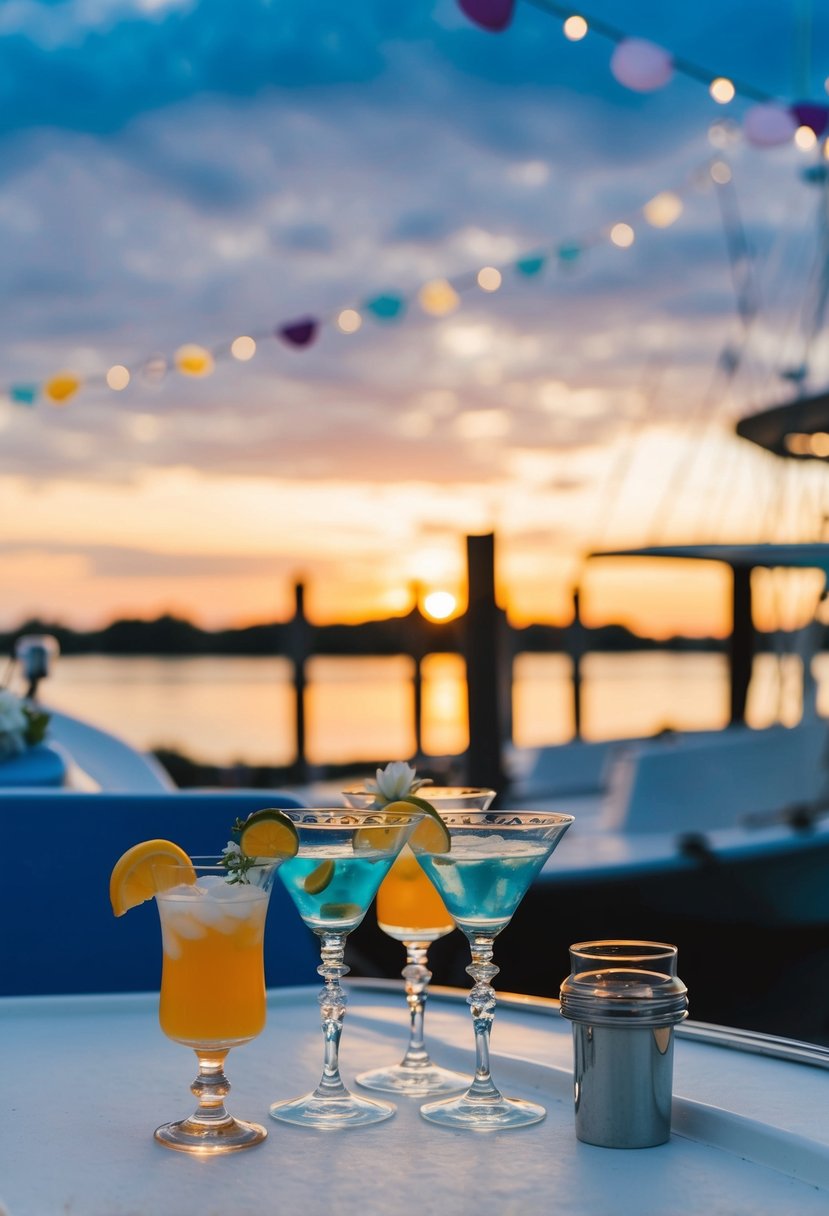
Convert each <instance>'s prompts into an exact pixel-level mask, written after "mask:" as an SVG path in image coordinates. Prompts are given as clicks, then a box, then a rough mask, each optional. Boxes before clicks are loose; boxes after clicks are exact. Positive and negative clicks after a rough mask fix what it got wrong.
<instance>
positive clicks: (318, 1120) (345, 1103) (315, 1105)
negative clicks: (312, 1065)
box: [270, 1093, 397, 1131]
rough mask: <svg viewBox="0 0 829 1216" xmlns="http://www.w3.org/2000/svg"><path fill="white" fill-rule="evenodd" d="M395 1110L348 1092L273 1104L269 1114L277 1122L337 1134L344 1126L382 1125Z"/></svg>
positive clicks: (306, 1096)
mask: <svg viewBox="0 0 829 1216" xmlns="http://www.w3.org/2000/svg"><path fill="white" fill-rule="evenodd" d="M396 1111H397V1107H396V1106H393V1105H392V1104H391V1102H373V1101H371V1100H370V1099H369V1098H358V1097H356V1096H355V1095H354V1094H350V1093H346V1094H345V1095H344V1096H343V1097H340V1098H321V1097H319V1095H318V1094H317V1093H310V1094H306V1095H305V1097H304V1098H291V1099H289V1100H288V1101H286V1102H274V1103H273V1105H272V1106H271V1108H270V1115H271V1118H272V1119H278V1120H279V1122H280V1123H293V1124H294V1126H295V1127H316V1128H319V1129H320V1130H322V1131H339V1130H340V1129H344V1128H347V1127H365V1126H366V1125H367V1124H369V1123H382V1122H383V1120H384V1119H390V1118H391V1117H392V1115H393V1114H395V1113H396Z"/></svg>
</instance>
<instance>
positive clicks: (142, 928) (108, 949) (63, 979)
mask: <svg viewBox="0 0 829 1216" xmlns="http://www.w3.org/2000/svg"><path fill="white" fill-rule="evenodd" d="M299 805H300V803H299V802H298V801H297V800H296V799H295V798H292V797H290V796H288V795H284V794H276V793H273V792H269V791H267V790H264V791H247V790H246V791H244V792H238V793H236V792H224V791H216V792H203V791H198V792H195V791H182V792H180V793H171V794H166V793H161V794H82V793H70V792H61V791H54V792H35V793H29V792H28V791H25V792H12V791H9V792H7V793H2V794H0V815H2V817H3V821H4V828H3V835H4V838H5V846H6V856H5V858H4V862H3V865H2V880H0V924H2V926H3V928H2V932H0V994H2V995H12V994H15V995H23V994H35V993H71V992H88V993H91V992H141V991H153V990H156V991H157V990H158V987H159V983H160V979H161V933H160V929H159V923H158V912H157V910H156V908H155V906H154V903H153V902H150V903H147V904H143V905H141V906H139V907H137V908H133V909H131V910H130V911H129V912H127V913H126V915H124V916H121V917H117V918H116V917H115V916H113V913H112V908H111V906H110V902H109V876H110V873H111V871H112V867H113V865H114V864H115V862H116V861H117V860H118V858H119V857H120V856H121V854H122V853H124V852H125V851H126V850H127V849H128V848H130V847H131V846H132V845H134V844H137V843H138V842H139V841H141V840H152V839H154V838H157V837H161V838H163V839H166V840H172V841H175V843H176V844H178V845H180V846H181V847H182V848H183V849H184V850H185V851H186V852H187V853H190V854H191V855H194V856H195V855H215V854H220V853H221V852H222V851H223V849H224V846H225V844H226V842H227V841H228V840H229V839H230V838H231V836H230V829H231V827H232V825H233V822H234V820H235V819H236V817H237V816H239V817H241V818H245V816H247V815H249V814H250V812H251V811H255V810H258V809H260V808H261V807H266V806H282V807H294V806H299ZM318 962H319V952H318V948H317V945H316V941H315V939H314V937H313V935H312V934H311V933H310V931H309V930H308V929H306V927H305V925H303V923H302V921H301V920H300V918H299V914H298V913H297V911H296V909H295V908H294V906H293V904H292V902H291V899H290V896H289V895H288V894H287V892H286V891H285V889H284V887H283V886H282V884H281V883H280V882H279V881H278V880H277V882H276V883H274V888H273V893H272V895H271V900H270V907H269V910H268V921H267V927H266V931H265V977H266V981H267V984H268V986H269V987H276V986H280V985H286V984H303V983H309V982H312V981H313V980H314V979H315V978H316V973H315V968H316V965H317V963H318ZM217 978H218V979H219V982H221V981H220V977H217Z"/></svg>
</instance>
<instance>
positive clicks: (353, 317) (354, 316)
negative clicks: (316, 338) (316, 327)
mask: <svg viewBox="0 0 829 1216" xmlns="http://www.w3.org/2000/svg"><path fill="white" fill-rule="evenodd" d="M362 324H363V318H362V317H361V316H360V314H359V313H358V312H357V309H356V308H344V309H343V310H342V312H341V313H340V314H339V315H338V317H337V327H338V328H339V330H340V331H341V333H344V334H356V332H357V330H358V329H359V328H360V326H361V325H362Z"/></svg>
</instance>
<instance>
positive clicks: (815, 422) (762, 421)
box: [735, 392, 829, 460]
mask: <svg viewBox="0 0 829 1216" xmlns="http://www.w3.org/2000/svg"><path fill="white" fill-rule="evenodd" d="M735 429H736V432H737V434H738V435H739V436H740V438H741V439H748V440H749V441H750V442H751V443H756V444H757V445H758V446H759V447H761V448H766V450H767V451H769V452H773V453H774V454H775V456H787V457H789V458H791V459H794V460H804V459H809V458H811V459H813V460H814V459H816V458H817V459H823V460H825V459H826V458H827V456H829V445H827V443H826V436H827V432H829V393H827V392H823V393H818V394H816V395H814V396H812V397H799V398H797V399H796V400H795V401H787V402H784V403H783V404H782V405H775V406H772V407H771V408H770V409H767V410H761V411H760V412H759V413H757V414H750V415H749V416H748V417H746V418H741V419H740V420H739V422H738V423H737V426H736V428H735Z"/></svg>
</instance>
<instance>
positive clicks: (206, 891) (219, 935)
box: [153, 857, 279, 1156]
mask: <svg viewBox="0 0 829 1216" xmlns="http://www.w3.org/2000/svg"><path fill="white" fill-rule="evenodd" d="M278 864H279V863H278V862H277V861H268V862H267V863H264V862H257V863H255V864H253V865H251V866H250V867H249V868H248V870H247V872H246V874H245V880H244V882H238V883H232V882H229V881H228V872H227V869H226V868H225V867H224V866H223V865H221V864H219V862H218V860H217V859H215V858H214V859H205V858H199V857H195V858H193V864H192V866H191V865H189V864H188V865H184V864H177V863H176V862H173V861H164V862H157V863H156V864H155V865H154V866H153V870H154V871H155V872H156V874H157V880H158V881H157V885H158V888H159V889H158V890H157V892H156V896H155V900H156V904H157V905H158V914H159V917H160V919H161V937H162V945H163V950H164V962H163V966H162V971H161V996H160V1000H159V1010H158V1016H159V1021H160V1023H161V1029H162V1030H163V1031H164V1033H165V1034H166V1035H167V1037H168V1038H170V1039H173V1040H175V1042H177V1043H182V1044H183V1045H184V1046H185V1047H192V1048H193V1050H194V1051H195V1053H196V1056H197V1057H198V1061H199V1074H198V1076H197V1077H196V1080H195V1081H194V1082H193V1084H192V1085H191V1087H190V1088H191V1091H192V1093H193V1094H194V1096H195V1097H196V1098H197V1099H198V1106H197V1107H196V1110H195V1111H194V1113H193V1114H192V1115H190V1117H189V1118H187V1119H181V1120H179V1121H178V1122H176V1123H165V1124H164V1125H163V1126H162V1127H159V1128H157V1129H156V1131H155V1139H156V1140H157V1141H158V1142H159V1144H163V1145H164V1147H165V1148H173V1149H178V1150H180V1151H182V1152H190V1153H196V1154H198V1155H200V1156H207V1155H215V1154H217V1153H228V1152H234V1151H236V1150H238V1149H243V1148H250V1147H251V1146H252V1145H254V1144H259V1143H260V1142H261V1141H262V1140H264V1139H265V1137H266V1136H267V1134H268V1133H267V1132H266V1130H265V1128H264V1127H261V1126H260V1125H259V1124H258V1123H245V1122H242V1120H240V1119H234V1118H233V1116H232V1115H229V1114H228V1112H227V1110H226V1109H225V1104H224V1099H225V1098H226V1097H227V1094H228V1092H229V1091H230V1085H229V1083H228V1080H227V1077H226V1076H225V1073H224V1063H225V1058H226V1056H227V1053H228V1051H229V1050H230V1049H231V1047H239V1046H240V1045H241V1044H243V1043H248V1042H249V1041H250V1040H251V1039H253V1038H255V1036H256V1035H258V1034H259V1033H260V1032H261V1031H262V1029H263V1027H264V1025H265V970H264V962H263V954H262V945H263V939H264V933H265V914H266V912H267V910H268V899H269V897H270V892H271V886H272V883H273V876H274V874H275V873H276V869H277V866H278ZM193 871H195V877H196V881H195V883H194V882H193Z"/></svg>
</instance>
